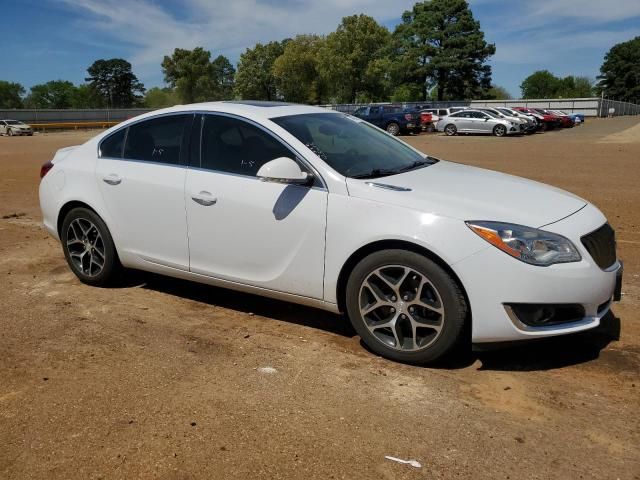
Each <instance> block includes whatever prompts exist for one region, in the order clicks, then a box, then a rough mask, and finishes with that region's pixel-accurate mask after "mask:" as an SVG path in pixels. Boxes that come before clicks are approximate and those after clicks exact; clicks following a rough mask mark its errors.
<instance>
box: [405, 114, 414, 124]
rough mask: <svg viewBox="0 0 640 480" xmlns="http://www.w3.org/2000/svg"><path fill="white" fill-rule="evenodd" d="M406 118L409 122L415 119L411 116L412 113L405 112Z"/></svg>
mask: <svg viewBox="0 0 640 480" xmlns="http://www.w3.org/2000/svg"><path fill="white" fill-rule="evenodd" d="M404 119H405V120H406V121H408V122H410V121H411V120H413V117H412V116H411V114H410V113H405V114H404Z"/></svg>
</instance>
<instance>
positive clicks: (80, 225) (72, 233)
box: [60, 208, 121, 287]
mask: <svg viewBox="0 0 640 480" xmlns="http://www.w3.org/2000/svg"><path fill="white" fill-rule="evenodd" d="M60 239H61V241H62V249H63V250H64V256H65V258H66V259H67V263H68V264H69V267H70V268H71V270H72V271H73V273H75V275H76V276H77V277H78V279H80V281H81V282H83V283H86V284H88V285H94V286H99V287H103V286H108V285H110V284H111V283H112V282H113V280H114V279H115V278H116V277H117V274H118V272H119V270H120V268H121V267H120V261H119V259H118V254H117V252H116V248H115V245H114V243H113V239H112V238H111V234H110V233H109V229H108V228H107V225H106V224H105V223H104V221H103V220H102V219H101V218H100V217H99V216H98V215H97V214H96V213H95V212H93V211H91V210H89V209H86V208H74V209H73V210H71V211H70V212H69V213H68V214H67V216H66V217H65V219H64V221H63V222H62V230H61V232H60Z"/></svg>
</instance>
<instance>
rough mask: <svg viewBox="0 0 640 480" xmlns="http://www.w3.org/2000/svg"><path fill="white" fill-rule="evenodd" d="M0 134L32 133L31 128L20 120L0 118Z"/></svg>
mask: <svg viewBox="0 0 640 480" xmlns="http://www.w3.org/2000/svg"><path fill="white" fill-rule="evenodd" d="M0 135H8V136H10V137H12V136H14V135H33V129H32V128H31V127H30V126H29V125H27V124H26V123H23V122H21V121H20V120H0Z"/></svg>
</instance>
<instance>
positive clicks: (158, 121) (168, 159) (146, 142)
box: [124, 115, 189, 165]
mask: <svg viewBox="0 0 640 480" xmlns="http://www.w3.org/2000/svg"><path fill="white" fill-rule="evenodd" d="M188 118H189V115H167V116H164V117H158V118H152V119H150V120H145V121H142V122H139V123H136V124H133V125H131V126H130V127H129V133H128V134H127V140H126V144H125V147H124V158H127V159H130V160H145V161H149V162H158V163H166V164H168V165H179V164H180V149H181V147H182V143H183V142H182V139H183V137H184V130H185V126H186V125H187V119H188Z"/></svg>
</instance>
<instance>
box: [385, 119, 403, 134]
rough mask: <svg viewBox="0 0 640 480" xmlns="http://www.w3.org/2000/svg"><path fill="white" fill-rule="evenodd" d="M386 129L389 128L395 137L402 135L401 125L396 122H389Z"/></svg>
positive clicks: (388, 131)
mask: <svg viewBox="0 0 640 480" xmlns="http://www.w3.org/2000/svg"><path fill="white" fill-rule="evenodd" d="M386 130H387V133H390V134H391V135H393V136H394V137H397V136H398V135H400V125H398V124H397V123H396V122H390V123H388V124H387V126H386Z"/></svg>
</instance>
